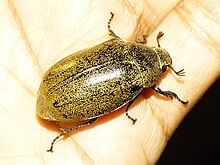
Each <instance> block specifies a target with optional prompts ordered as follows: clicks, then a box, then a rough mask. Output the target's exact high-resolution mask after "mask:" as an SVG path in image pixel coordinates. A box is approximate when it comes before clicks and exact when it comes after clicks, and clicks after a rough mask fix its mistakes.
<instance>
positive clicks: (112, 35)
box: [108, 12, 120, 39]
mask: <svg viewBox="0 0 220 165" xmlns="http://www.w3.org/2000/svg"><path fill="white" fill-rule="evenodd" d="M110 13H111V18H110V19H109V21H108V31H109V35H110V36H111V37H113V38H119V39H120V37H118V36H117V35H116V34H115V33H114V32H113V31H112V29H111V25H110V24H111V22H112V19H113V17H114V13H112V12H110Z"/></svg>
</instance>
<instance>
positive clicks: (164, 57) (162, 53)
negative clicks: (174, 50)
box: [154, 48, 172, 72]
mask: <svg viewBox="0 0 220 165" xmlns="http://www.w3.org/2000/svg"><path fill="white" fill-rule="evenodd" d="M154 50H155V51H156V53H157V56H158V59H159V63H160V69H161V70H162V72H165V71H166V70H167V67H170V66H171V65H172V59H171V57H170V55H169V53H168V52H167V51H166V50H165V49H162V48H155V49H154Z"/></svg>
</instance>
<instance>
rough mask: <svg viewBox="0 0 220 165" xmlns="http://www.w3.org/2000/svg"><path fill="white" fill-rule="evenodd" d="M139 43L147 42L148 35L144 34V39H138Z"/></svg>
mask: <svg viewBox="0 0 220 165" xmlns="http://www.w3.org/2000/svg"><path fill="white" fill-rule="evenodd" d="M137 43H140V44H147V35H143V40H140V39H138V40H137Z"/></svg>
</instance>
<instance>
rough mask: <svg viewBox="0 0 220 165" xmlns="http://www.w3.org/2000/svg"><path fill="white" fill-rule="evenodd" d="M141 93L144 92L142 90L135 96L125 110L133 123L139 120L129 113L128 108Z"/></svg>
mask: <svg viewBox="0 0 220 165" xmlns="http://www.w3.org/2000/svg"><path fill="white" fill-rule="evenodd" d="M141 94H142V92H141V93H139V94H138V95H137V96H135V98H133V99H132V100H131V101H130V102H129V103H128V106H127V107H126V110H125V112H126V116H127V117H128V118H129V119H130V120H132V122H133V124H135V122H136V121H137V119H134V118H132V117H131V116H130V115H129V114H128V109H129V108H130V107H131V105H132V104H133V102H134V101H135V100H136V99H137V98H138V97H139V96H140V95H141Z"/></svg>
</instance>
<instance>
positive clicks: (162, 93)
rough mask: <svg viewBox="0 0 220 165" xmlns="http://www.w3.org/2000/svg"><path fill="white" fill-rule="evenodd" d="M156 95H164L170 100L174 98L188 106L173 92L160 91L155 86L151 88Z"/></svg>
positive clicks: (186, 102)
mask: <svg viewBox="0 0 220 165" xmlns="http://www.w3.org/2000/svg"><path fill="white" fill-rule="evenodd" d="M152 88H153V89H154V90H155V91H156V92H157V93H160V94H161V95H164V96H166V97H169V98H171V99H173V98H176V99H177V100H178V101H180V102H181V103H182V104H184V105H186V104H188V101H182V100H181V99H180V98H179V97H178V96H177V94H175V93H174V92H171V91H162V90H161V89H160V88H159V87H157V86H156V85H154V86H153V87H152Z"/></svg>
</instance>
